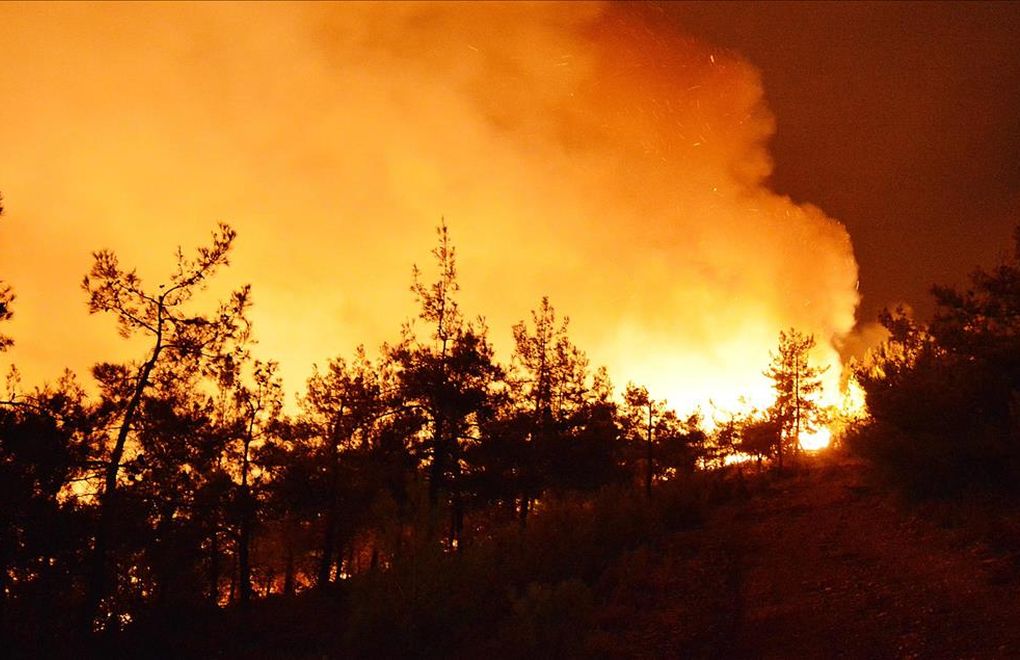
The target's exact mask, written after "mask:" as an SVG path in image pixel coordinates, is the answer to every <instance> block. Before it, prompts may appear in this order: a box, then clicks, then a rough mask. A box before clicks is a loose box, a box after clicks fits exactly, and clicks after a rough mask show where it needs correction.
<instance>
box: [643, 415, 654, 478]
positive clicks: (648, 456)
mask: <svg viewBox="0 0 1020 660" xmlns="http://www.w3.org/2000/svg"><path fill="white" fill-rule="evenodd" d="M646 448H647V452H646V456H645V459H646V461H647V463H648V469H647V470H646V472H645V495H647V496H648V497H651V496H652V470H653V466H652V404H651V403H649V404H648V442H647V443H646Z"/></svg>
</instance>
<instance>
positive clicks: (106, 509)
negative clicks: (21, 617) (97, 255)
mask: <svg viewBox="0 0 1020 660" xmlns="http://www.w3.org/2000/svg"><path fill="white" fill-rule="evenodd" d="M162 350H163V345H162V334H161V333H157V336H156V345H155V347H154V348H153V350H152V355H151V356H150V357H149V360H148V361H147V362H146V363H145V364H143V365H142V369H141V371H140V372H139V374H138V380H137V381H136V382H135V388H134V391H133V392H132V393H131V398H130V399H129V400H128V404H127V407H126V408H125V409H124V418H123V420H122V421H121V425H120V429H118V431H117V439H116V441H115V442H114V445H113V451H111V452H110V461H109V463H107V465H106V469H105V471H104V474H103V491H102V495H100V498H99V519H98V520H97V521H96V533H95V536H94V538H93V544H92V559H91V566H90V569H89V577H88V580H87V583H86V589H85V601H84V604H83V608H82V617H81V624H80V625H81V633H82V635H83V636H85V637H88V636H90V635H91V634H92V627H93V625H94V624H95V620H96V614H98V612H99V605H100V603H102V601H103V598H104V597H105V596H106V587H107V584H106V583H107V580H108V578H107V554H108V552H109V542H110V536H111V533H112V529H111V523H112V519H113V515H114V513H115V511H116V499H117V495H118V493H117V476H118V475H119V473H120V461H121V459H123V458H124V448H125V446H126V445H127V439H128V435H129V434H130V432H131V425H132V424H133V423H134V421H135V415H136V414H137V412H138V407H139V405H140V404H141V401H142V393H143V392H144V391H145V388H146V387H148V385H149V377H150V375H151V374H152V370H153V369H154V368H155V366H156V361H157V360H158V359H159V355H160V353H161V352H162Z"/></svg>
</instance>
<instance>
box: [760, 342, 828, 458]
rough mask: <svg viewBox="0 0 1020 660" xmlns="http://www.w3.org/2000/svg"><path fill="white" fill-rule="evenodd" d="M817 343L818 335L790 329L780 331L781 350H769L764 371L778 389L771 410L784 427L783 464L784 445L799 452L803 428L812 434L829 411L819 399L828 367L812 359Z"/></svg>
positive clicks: (779, 452) (780, 448)
mask: <svg viewBox="0 0 1020 660" xmlns="http://www.w3.org/2000/svg"><path fill="white" fill-rule="evenodd" d="M814 346H815V338H814V335H803V334H801V333H799V332H797V330H795V329H793V328H790V329H789V330H788V331H785V332H784V331H780V332H779V352H778V353H771V352H770V353H769V355H771V357H772V362H771V364H770V365H769V368H768V369H767V370H766V371H765V372H764V373H765V375H766V376H768V377H769V378H771V379H772V387H773V388H775V390H776V402H775V403H774V404H773V405H772V407H771V408H770V409H769V413H770V417H771V419H772V420H774V421H775V422H777V423H778V424H779V428H780V438H779V446H778V447H777V457H778V459H779V467H782V466H783V449H784V446H788V447H791V448H792V449H793V450H794V451H797V450H798V448H799V447H800V434H801V431H805V432H808V433H810V432H812V431H814V430H816V429H817V428H818V427H819V426H820V425H822V424H824V423H825V410H824V409H823V408H822V407H821V405H819V403H818V400H817V398H818V394H819V393H820V392H821V389H822V381H821V376H822V374H823V373H825V371H826V369H828V367H824V368H820V367H816V366H813V365H811V364H810V363H809V362H808V353H809V352H810V351H811V349H812V348H814Z"/></svg>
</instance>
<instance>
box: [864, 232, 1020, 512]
mask: <svg viewBox="0 0 1020 660" xmlns="http://www.w3.org/2000/svg"><path fill="white" fill-rule="evenodd" d="M1015 239H1016V246H1015V252H1014V256H1013V258H1012V259H1010V260H1009V261H1008V262H1006V263H1003V264H1001V265H999V266H998V267H996V268H995V269H993V270H991V271H986V270H978V271H976V272H975V273H974V274H973V275H972V276H971V286H970V287H969V288H968V289H966V290H964V291H958V290H956V289H952V288H949V287H941V286H938V287H934V288H933V290H932V293H933V295H934V297H935V303H936V311H935V314H934V316H933V318H932V320H931V322H930V323H928V324H927V325H925V324H922V323H919V322H918V321H916V320H915V319H912V318H911V317H910V316H909V315H908V314H907V313H906V312H905V311H904V310H902V309H900V310H897V311H896V312H891V313H890V312H886V313H885V314H883V315H882V317H881V319H880V320H881V322H882V324H883V325H884V326H885V327H886V329H887V330H888V331H889V333H890V336H889V339H888V341H887V342H886V343H885V344H884V345H883V346H881V347H880V349H879V350H878V351H877V352H876V354H875V355H874V356H873V358H872V359H871V360H870V361H869V363H867V364H864V365H860V366H859V368H858V369H857V374H858V379H859V381H860V383H861V385H862V386H863V387H864V390H865V392H866V394H867V404H868V411H869V413H870V416H869V418H868V419H867V420H866V421H865V422H864V423H862V424H860V425H859V427H858V428H857V429H856V430H855V432H853V433H851V434H850V436H849V437H848V439H847V444H848V446H849V447H850V448H851V449H853V450H854V451H855V452H857V453H858V454H860V455H862V456H864V457H867V458H869V459H871V460H872V461H873V462H874V463H875V464H876V465H877V466H879V467H880V468H881V469H882V470H884V472H885V474H886V475H887V476H888V477H889V478H890V479H891V480H892V481H894V482H896V483H898V484H899V485H900V486H901V487H903V488H904V489H905V490H906V491H907V492H908V493H909V494H911V495H913V496H916V497H921V498H927V497H944V496H956V495H960V494H963V493H975V492H985V493H996V494H998V495H1000V496H1009V497H1015V496H1016V495H1017V494H1018V493H1020V229H1018V230H1017V233H1016V234H1015Z"/></svg>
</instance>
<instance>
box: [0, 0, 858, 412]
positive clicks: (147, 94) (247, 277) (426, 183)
mask: <svg viewBox="0 0 1020 660" xmlns="http://www.w3.org/2000/svg"><path fill="white" fill-rule="evenodd" d="M643 14H644V10H643V9H641V8H639V7H636V6H633V5H622V6H610V7H604V6H598V5H583V4H578V3H568V4H563V5H550V4H539V5H531V4H520V3H511V4H506V5H499V4H495V5H494V4H467V3H464V4H457V5H452V6H446V5H437V4H431V3H420V4H409V5H401V4H394V3H384V4H378V5H376V4H365V3H351V4H343V5H310V6H309V5H300V6H299V5H291V4H282V5H272V4H254V5H234V4H230V5H227V4H211V5H196V4H185V5H166V4H156V5H140V6H139V5H118V6H101V7H89V6H80V5H41V6H40V5H32V4H23V5H2V6H0V61H2V62H3V66H2V67H0V89H3V90H4V100H3V102H2V103H0V153H2V156H0V190H2V191H3V192H4V193H5V195H6V199H7V206H8V212H9V218H7V222H6V223H5V225H4V226H3V227H2V229H0V232H2V237H3V241H2V245H0V258H2V272H0V277H3V278H5V279H7V280H9V281H11V282H12V283H13V284H14V285H15V286H16V287H17V290H18V293H19V304H18V307H17V310H16V311H17V315H18V318H17V321H16V323H15V324H13V325H12V326H11V333H12V334H14V335H15V338H16V340H17V341H18V346H17V348H16V349H15V351H14V352H13V353H12V357H13V359H14V360H16V361H17V362H18V363H19V365H23V366H25V367H26V371H28V372H29V374H30V375H35V376H36V377H47V378H52V377H54V376H55V375H56V374H57V373H58V371H59V369H60V368H61V367H62V366H63V365H65V364H68V365H71V366H73V367H75V368H77V369H84V368H86V367H87V365H88V364H89V363H90V362H92V361H95V360H98V359H116V358H118V357H125V356H127V355H130V354H131V352H130V350H129V349H128V348H126V347H124V346H122V345H121V343H122V342H120V341H119V340H118V339H117V338H116V336H115V332H114V329H113V324H112V322H110V320H109V319H95V318H93V319H86V318H85V307H84V297H83V295H82V294H81V293H80V291H79V290H78V289H77V288H76V286H77V283H78V281H79V279H80V277H81V275H82V274H83V273H84V272H85V271H86V269H87V268H88V266H89V262H90V257H89V251H90V250H92V249H96V248H99V247H110V248H112V249H114V250H116V251H117V252H118V253H119V254H120V255H121V256H122V259H123V260H124V261H125V262H126V263H137V264H139V265H140V267H141V268H140V270H141V273H142V275H143V276H144V275H149V276H150V277H151V278H157V277H159V276H160V275H161V274H162V273H164V272H165V271H166V270H167V269H168V268H169V264H170V258H171V255H172V251H173V247H174V246H175V245H176V244H178V243H184V244H185V245H194V244H196V243H198V242H200V241H202V240H204V238H205V236H206V235H207V233H208V231H209V230H211V228H212V227H213V224H214V222H215V221H217V220H226V221H228V222H230V223H232V224H233V225H234V226H235V227H236V228H237V229H238V231H239V233H240V239H239V244H238V247H237V252H236V256H235V259H234V266H233V267H232V268H231V269H229V271H227V272H225V273H224V275H225V277H224V278H222V279H224V280H225V281H226V282H225V284H224V286H225V285H226V284H230V283H232V284H236V283H238V282H243V281H251V282H252V283H253V285H254V287H255V301H256V308H255V310H254V320H255V323H256V328H257V331H258V333H259V335H260V337H261V339H262V351H263V353H264V354H265V355H266V356H268V357H275V358H278V359H279V360H280V361H281V362H282V363H283V366H284V370H285V375H286V376H287V377H288V380H289V385H290V387H291V388H292V389H293V388H296V387H297V386H299V385H300V383H301V381H302V380H303V378H304V377H305V375H306V374H307V372H308V370H309V366H310V364H311V363H312V362H313V361H319V362H322V361H324V360H325V359H327V358H328V357H330V356H331V355H334V354H336V353H339V352H348V351H349V350H350V349H351V348H352V347H353V346H354V345H355V344H357V343H360V342H364V343H366V344H368V345H369V346H374V345H377V344H378V343H380V342H381V341H383V340H386V339H393V338H395V337H396V336H397V333H398V330H399V324H400V322H401V321H402V320H403V319H405V318H408V317H410V316H411V315H412V314H413V312H414V304H413V300H412V298H411V295H410V294H409V292H408V283H409V276H410V267H411V264H412V263H414V262H418V263H419V264H422V265H428V251H429V249H430V248H431V247H432V243H433V236H434V235H433V232H432V230H433V227H434V226H435V224H436V223H437V222H438V221H439V219H440V216H445V217H446V219H447V222H448V223H449V225H450V227H451V232H452V235H453V238H454V241H455V243H456V245H457V246H458V250H459V256H460V265H461V276H462V286H463V296H462V304H463V307H464V309H465V311H466V312H468V313H469V314H474V313H477V314H483V315H485V316H486V317H487V319H488V321H489V324H490V326H491V328H492V330H493V335H494V339H495V341H496V342H497V347H498V348H499V350H500V353H501V355H502V356H503V357H504V358H506V357H508V356H509V349H510V330H509V329H510V325H511V324H512V323H513V322H514V321H516V320H518V319H521V318H524V317H526V316H527V314H528V310H529V309H531V308H532V307H534V306H535V305H536V304H537V302H538V301H539V299H540V297H541V296H542V295H543V294H548V295H550V296H551V299H552V301H553V304H554V305H555V306H556V307H557V308H558V310H559V311H561V312H563V313H567V314H569V315H570V316H571V317H572V323H573V335H574V338H575V340H576V341H577V343H579V344H580V345H581V346H582V347H584V348H586V349H587V350H588V352H589V353H590V355H591V356H592V358H593V361H595V362H596V363H605V364H607V365H608V366H609V367H610V371H611V373H612V374H613V375H614V377H615V378H616V380H617V381H618V383H617V384H618V385H622V384H623V383H624V382H625V381H626V380H630V379H633V380H635V381H638V382H640V383H644V384H647V385H648V386H649V387H650V389H652V390H653V393H656V394H657V395H658V396H668V397H670V398H671V399H672V400H673V401H674V402H675V403H676V404H677V405H679V406H681V407H684V406H686V405H688V404H691V403H694V402H697V401H704V400H706V399H708V398H709V397H713V398H714V399H715V400H716V401H717V402H720V403H726V402H731V401H733V400H734V399H735V398H736V397H737V396H739V395H742V394H745V395H750V396H751V397H752V398H753V399H755V400H757V401H759V402H760V401H762V400H763V398H766V397H767V393H768V390H767V383H765V382H764V379H763V377H762V376H761V371H762V370H763V369H764V368H765V366H766V364H767V362H768V351H769V349H770V348H772V347H773V345H774V343H775V341H776V335H777V333H778V331H779V330H780V329H782V328H785V327H788V326H796V327H798V328H799V329H801V330H804V331H808V332H813V333H815V334H816V336H817V337H818V338H819V341H820V344H822V349H821V350H820V352H819V358H820V359H824V360H826V361H827V362H830V363H833V364H836V360H837V358H836V352H835V351H834V350H833V349H832V348H831V346H832V343H833V342H834V341H836V340H838V339H839V338H840V337H841V336H843V335H845V334H846V333H847V332H848V331H849V330H850V329H851V327H852V326H853V323H854V309H855V306H856V304H857V294H856V290H855V284H856V279H857V270H856V264H855V261H854V257H853V253H852V248H851V245H850V241H849V238H848V236H847V234H846V231H845V230H844V228H843V227H842V225H840V224H839V223H838V222H836V221H834V220H832V219H830V218H828V217H826V216H825V214H824V213H823V212H821V211H819V210H818V209H816V208H813V207H810V206H798V205H796V204H794V203H793V202H791V201H790V200H789V199H787V198H785V197H781V196H778V195H776V194H775V193H773V192H772V191H770V190H769V189H768V187H767V185H766V181H767V177H768V175H769V172H770V161H769V155H768V152H767V141H768V139H769V137H770V136H771V134H772V133H773V131H774V122H773V119H772V117H771V115H770V114H769V111H768V109H767V107H766V105H765V102H764V98H763V90H762V85H761V81H760V79H759V76H758V74H757V72H756V71H755V69H754V68H753V67H752V66H751V65H750V64H749V63H747V62H745V61H743V60H742V59H740V58H739V57H738V56H737V55H735V54H733V53H728V52H723V51H719V50H714V49H712V48H711V47H709V46H706V45H704V44H701V43H698V42H696V41H692V40H689V39H685V38H682V37H680V36H678V35H677V34H676V33H675V31H674V29H673V28H670V27H668V26H661V25H657V24H656V23H655V21H654V20H649V19H648V18H647V17H646V16H643ZM829 376H830V377H831V378H832V380H833V381H835V380H837V378H838V366H836V367H834V368H833V369H831V370H830V374H829Z"/></svg>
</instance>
